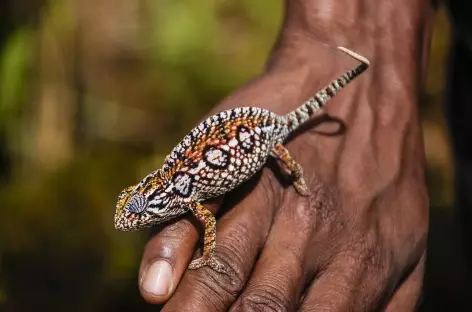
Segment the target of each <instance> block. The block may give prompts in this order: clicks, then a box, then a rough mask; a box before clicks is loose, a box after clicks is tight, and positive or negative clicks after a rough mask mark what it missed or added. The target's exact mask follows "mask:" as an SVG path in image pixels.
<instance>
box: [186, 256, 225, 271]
mask: <svg viewBox="0 0 472 312" xmlns="http://www.w3.org/2000/svg"><path fill="white" fill-rule="evenodd" d="M204 266H209V267H210V268H212V269H213V270H215V271H216V272H218V273H224V272H226V270H225V268H224V266H223V265H222V264H221V263H219V262H218V261H217V260H216V259H215V258H214V257H212V256H209V257H208V256H202V257H200V258H198V259H195V260H193V261H192V262H191V263H190V265H189V266H188V268H189V269H190V270H195V269H199V268H201V267H204Z"/></svg>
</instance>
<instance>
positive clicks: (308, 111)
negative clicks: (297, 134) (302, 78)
mask: <svg viewBox="0 0 472 312" xmlns="http://www.w3.org/2000/svg"><path fill="white" fill-rule="evenodd" d="M338 49H339V50H341V51H343V52H344V53H346V54H347V55H349V56H351V57H352V58H354V59H356V60H358V61H359V62H361V64H359V65H358V66H357V67H355V68H353V69H350V70H348V71H347V72H345V73H344V74H342V75H341V76H340V77H339V78H337V79H335V80H333V81H332V82H331V83H330V84H329V85H328V86H327V87H325V88H324V89H322V90H320V91H318V92H317V93H316V94H315V95H314V96H312V97H311V98H309V99H308V100H307V101H306V102H305V103H303V105H302V106H300V107H299V108H297V109H296V110H294V111H292V112H290V113H288V114H287V115H285V118H287V120H288V128H289V132H291V131H293V130H295V129H296V128H298V126H299V125H301V124H302V123H304V122H305V121H307V120H308V119H309V118H310V117H311V116H312V115H313V114H314V113H315V112H318V111H320V110H321V109H322V108H323V107H324V105H325V104H326V102H328V101H329V100H330V99H331V98H333V97H334V96H335V95H336V93H338V92H339V91H340V90H341V89H342V88H344V87H345V86H346V85H347V84H348V83H349V82H351V81H352V80H354V78H356V77H357V76H359V75H360V74H361V73H363V72H364V71H365V70H366V69H367V68H368V67H369V65H370V62H369V60H367V59H366V58H365V57H363V56H361V55H359V54H357V53H355V52H352V51H351V50H349V49H346V48H344V47H338Z"/></svg>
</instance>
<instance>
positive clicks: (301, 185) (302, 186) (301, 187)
mask: <svg viewBox="0 0 472 312" xmlns="http://www.w3.org/2000/svg"><path fill="white" fill-rule="evenodd" d="M293 186H294V187H295V189H296V190H297V192H298V193H299V194H300V195H302V196H310V194H311V192H310V189H309V188H308V186H307V185H306V182H305V179H303V178H300V179H298V180H295V181H294V182H293Z"/></svg>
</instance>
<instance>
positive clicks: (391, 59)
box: [140, 1, 427, 311]
mask: <svg viewBox="0 0 472 312" xmlns="http://www.w3.org/2000/svg"><path fill="white" fill-rule="evenodd" d="M384 2H388V1H384ZM378 5H379V4H378ZM293 11H296V7H295V8H293V7H292V12H293ZM310 12H311V11H310ZM299 20H300V19H299ZM290 24H291V21H290V19H288V22H287V25H289V26H288V27H287V28H286V30H285V32H284V33H283V35H282V40H281V41H280V42H281V43H280V44H279V46H278V49H277V50H276V51H275V53H274V54H273V58H272V60H271V63H270V66H269V69H268V70H267V72H266V73H265V74H263V75H262V76H261V77H259V78H258V79H256V80H254V81H253V82H251V83H249V84H248V85H246V86H245V87H243V88H241V89H240V90H238V91H237V92H236V93H235V94H233V95H232V96H231V97H229V98H227V99H226V100H225V101H223V103H221V104H220V105H218V106H217V107H216V108H215V109H214V111H213V113H214V112H217V111H221V110H223V109H226V108H229V107H235V106H259V107H264V108H268V109H270V110H272V111H274V112H275V113H279V114H283V113H287V112H288V111H290V110H291V109H293V108H294V107H297V106H298V105H300V103H302V102H303V101H304V100H305V99H306V98H308V97H309V96H310V95H311V94H313V93H314V92H315V91H316V90H318V89H319V88H321V87H322V86H323V85H324V84H326V83H327V82H329V81H330V80H331V79H332V78H334V77H336V76H337V75H338V74H340V73H342V72H343V71H344V70H345V69H347V68H350V67H352V63H350V62H352V60H351V59H349V58H348V57H346V56H342V54H338V53H337V52H335V50H334V49H332V50H329V49H327V48H326V47H323V46H322V45H320V44H319V43H316V42H313V40H312V39H310V38H309V37H307V36H306V34H305V33H303V32H300V31H296V29H297V25H296V23H295V25H294V24H293V23H292V25H290ZM317 33H318V34H320V32H317ZM397 35H398V34H397ZM351 37H352V36H350V37H348V38H351ZM405 38H406V39H411V38H409V37H407V36H405V37H404V38H400V39H403V41H404V39H405ZM352 39H353V40H355V39H356V38H352ZM390 39H391V40H393V41H394V42H396V41H395V40H396V38H390ZM397 39H398V38H397ZM400 41H401V40H399V41H398V42H400ZM407 43H409V42H407ZM338 45H345V46H347V47H349V48H352V49H353V50H354V51H358V52H359V53H360V54H364V55H365V56H367V57H368V58H370V60H371V61H372V67H371V68H370V69H369V71H368V72H366V73H365V74H363V75H362V76H361V77H359V78H358V79H357V80H356V81H355V82H353V83H352V84H351V85H349V86H348V87H347V88H346V89H345V90H343V91H342V92H341V93H340V94H339V95H337V96H336V97H335V98H334V99H333V100H331V102H330V103H329V104H328V105H327V108H326V113H327V115H324V117H323V116H322V117H319V118H314V119H313V122H312V123H311V126H312V130H308V131H305V132H303V133H301V134H300V135H299V136H297V137H295V138H294V139H293V140H291V141H290V142H289V143H288V144H287V147H288V149H289V150H290V152H291V154H292V156H293V158H294V159H295V160H296V161H297V162H299V163H300V164H301V165H302V166H303V168H304V176H305V179H306V181H307V183H308V185H309V187H310V189H311V191H312V195H311V196H310V197H309V198H305V197H301V196H299V195H298V194H297V193H296V191H295V190H294V189H293V187H291V186H290V185H288V186H286V187H285V188H284V187H282V184H281V181H280V179H279V174H278V173H277V172H278V170H279V169H278V168H277V167H275V168H265V169H263V170H262V173H261V174H260V175H258V177H256V178H255V179H254V180H253V181H251V183H252V184H251V183H249V184H247V185H245V186H243V187H242V188H240V189H238V190H236V191H235V192H233V193H231V194H229V195H228V196H226V197H225V198H224V199H223V200H222V202H220V203H218V204H213V211H217V210H220V212H221V210H225V212H226V213H224V214H223V215H222V217H221V218H220V219H219V220H218V221H217V247H216V257H217V259H218V260H219V261H220V262H221V263H223V264H224V265H225V267H226V268H227V271H228V272H227V273H226V274H221V273H218V272H215V271H213V270H211V269H209V268H206V267H205V268H201V269H198V270H187V266H188V264H189V263H190V261H191V259H192V256H193V254H194V250H195V247H196V246H197V241H198V238H199V236H200V235H199V233H198V232H197V231H196V227H195V226H194V224H192V223H191V221H190V220H192V217H191V216H189V218H187V219H183V220H181V221H178V222H176V223H173V224H170V225H166V226H160V227H159V228H156V234H155V235H154V236H153V237H152V238H151V240H150V241H149V243H148V244H147V246H146V248H145V252H144V255H143V259H142V264H141V269H140V289H141V292H142V295H143V297H144V298H145V299H146V300H147V301H149V302H152V303H164V302H166V304H165V306H164V310H169V311H173V310H176V311H226V310H228V309H231V310H232V311H239V310H244V311H246V310H258V309H263V308H265V309H267V310H271V309H272V310H274V311H294V310H298V311H312V310H317V311H319V310H321V311H327V310H329V311H344V310H353V311H363V310H375V309H379V308H381V307H385V306H388V307H389V308H390V309H393V310H394V309H398V310H401V311H406V310H408V309H412V308H413V307H414V306H415V304H416V301H417V299H418V295H419V292H420V288H421V279H422V270H423V265H424V257H425V243H426V233H427V196H426V189H425V182H424V176H423V170H424V154H423V149H422V148H423V146H422V142H421V132H420V127H419V123H418V120H417V115H416V110H415V104H416V103H415V101H416V92H417V88H418V86H416V85H415V83H416V80H415V79H417V78H418V77H417V76H418V74H419V70H418V69H419V68H420V66H419V65H418V64H416V62H417V60H416V59H414V58H415V57H416V56H417V54H419V53H420V52H421V47H417V50H414V51H408V49H407V48H411V47H408V45H406V46H407V47H406V48H405V47H403V46H401V44H398V45H397V49H398V51H399V52H398V53H396V52H395V53H392V51H389V50H388V49H385V50H386V51H385V50H382V49H380V52H379V50H378V49H376V48H378V46H377V45H376V44H372V43H370V44H369V42H367V43H366V48H365V49H366V51H368V52H370V54H369V53H364V52H363V51H362V47H363V45H360V46H359V47H360V48H357V47H352V46H350V45H349V44H344V42H343V43H342V44H338ZM389 46H392V45H389ZM392 64H396V65H395V68H392ZM393 69H395V70H393ZM326 116H331V117H330V118H327V117H326ZM324 121H329V122H324ZM315 124H316V125H315ZM305 130H307V129H305ZM269 167H270V164H269ZM219 207H223V208H222V209H221V208H219ZM198 227H199V226H198V225H197V228H198ZM156 261H157V262H156ZM156 263H157V265H156ZM166 268H167V270H166ZM166 285H167V286H166ZM159 291H161V292H160V293H161V294H160V295H159ZM390 299H392V300H390Z"/></svg>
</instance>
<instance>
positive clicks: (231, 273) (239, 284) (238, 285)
mask: <svg viewBox="0 0 472 312" xmlns="http://www.w3.org/2000/svg"><path fill="white" fill-rule="evenodd" d="M216 258H217V260H218V261H219V262H221V263H222V264H223V265H224V268H225V272H221V273H218V272H216V271H214V270H213V269H211V268H206V269H205V270H201V273H200V272H198V274H196V276H195V279H196V282H197V283H198V284H201V285H202V286H203V287H204V288H205V289H206V290H205V291H206V292H208V291H209V292H211V293H214V294H219V295H221V294H222V292H223V293H225V297H229V298H236V297H237V295H238V294H239V292H240V291H241V289H242V288H243V287H244V284H245V280H246V278H245V274H244V273H243V270H242V268H241V263H242V259H241V254H240V253H239V252H238V251H237V249H231V248H228V247H225V246H217V252H216Z"/></svg>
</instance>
